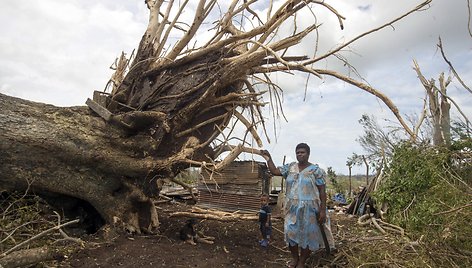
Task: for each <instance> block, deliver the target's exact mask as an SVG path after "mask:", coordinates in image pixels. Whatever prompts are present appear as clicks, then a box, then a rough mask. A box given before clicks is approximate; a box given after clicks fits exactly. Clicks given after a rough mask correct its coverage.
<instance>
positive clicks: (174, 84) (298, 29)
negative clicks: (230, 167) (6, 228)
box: [0, 0, 431, 232]
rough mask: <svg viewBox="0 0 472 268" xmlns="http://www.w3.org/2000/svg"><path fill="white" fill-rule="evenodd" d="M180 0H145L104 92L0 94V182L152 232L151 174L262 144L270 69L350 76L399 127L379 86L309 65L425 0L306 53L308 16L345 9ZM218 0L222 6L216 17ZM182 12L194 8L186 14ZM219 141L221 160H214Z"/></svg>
mask: <svg viewBox="0 0 472 268" xmlns="http://www.w3.org/2000/svg"><path fill="white" fill-rule="evenodd" d="M189 2H190V1H188V0H187V1H180V2H179V3H180V5H178V4H176V3H174V1H172V0H171V1H162V0H155V1H151V0H147V1H146V4H147V6H148V8H149V11H150V16H149V24H148V27H147V29H146V32H145V33H144V35H143V37H142V40H141V42H140V44H139V47H138V48H137V50H136V51H135V53H133V54H132V55H131V56H130V57H129V58H127V57H126V55H125V54H122V56H121V57H120V58H119V59H117V61H116V64H115V65H114V68H115V73H114V75H113V76H112V78H111V79H110V82H109V83H108V85H107V89H110V90H109V91H110V92H109V93H105V91H104V92H102V93H100V92H96V94H95V97H94V98H93V100H88V101H87V104H88V106H89V107H86V106H84V107H70V108H60V107H54V106H52V105H45V104H40V103H33V102H29V101H25V100H21V99H16V98H12V97H8V96H5V95H0V106H1V107H2V109H1V112H0V151H1V152H2V153H1V154H0V162H1V165H0V182H1V185H2V188H3V190H19V191H25V190H28V191H31V192H33V193H35V194H39V195H42V196H45V197H47V199H48V200H50V201H51V202H53V203H54V202H56V203H58V202H59V203H60V204H62V206H63V207H65V209H67V208H69V209H71V208H73V207H74V206H76V205H77V203H78V202H82V203H83V202H85V203H87V204H89V205H91V206H92V207H93V208H94V209H95V210H96V212H98V213H99V214H100V215H101V217H102V219H103V220H104V221H105V222H107V223H110V224H115V225H118V226H123V227H124V228H126V229H127V230H129V231H132V232H154V231H155V230H156V228H157V227H158V224H159V221H158V215H157V212H156V209H155V207H154V205H153V202H152V197H155V196H156V195H158V193H159V184H160V182H161V181H162V180H164V179H169V178H174V177H175V176H176V175H177V174H178V173H179V172H180V171H182V170H184V169H185V168H187V167H189V166H190V165H193V166H198V167H201V168H206V169H209V171H217V170H219V169H222V168H224V166H225V165H227V164H228V163H230V162H231V161H232V160H234V159H235V158H236V157H237V156H238V155H239V154H240V153H241V152H252V153H258V150H255V149H251V148H249V147H250V146H248V144H249V143H248V142H247V141H248V138H247V137H246V136H249V134H250V136H251V137H252V138H253V139H254V140H255V141H256V143H257V145H258V146H259V147H260V146H262V142H261V138H260V137H259V136H258V132H257V129H259V130H261V129H264V128H265V126H264V116H263V114H262V111H261V107H262V106H263V105H265V104H266V103H269V104H270V105H273V106H272V107H274V108H273V109H279V108H280V104H281V103H280V94H281V89H280V88H279V87H278V86H277V85H276V84H275V83H273V82H272V81H271V79H270V74H271V73H273V72H288V73H293V72H301V73H306V74H309V75H313V76H316V77H319V78H322V77H323V76H332V77H335V78H337V79H340V80H343V81H345V82H347V83H350V84H352V85H354V86H357V87H358V88H360V89H362V90H364V91H366V92H368V93H370V94H373V95H375V96H376V97H378V98H379V99H381V100H382V101H383V102H384V104H385V105H386V106H387V107H388V108H389V109H390V110H391V111H392V112H393V114H394V115H395V116H396V118H397V119H398V120H399V122H400V124H402V125H403V126H404V127H405V129H406V130H407V132H409V131H408V130H409V129H408V127H407V125H406V124H405V122H404V121H403V118H402V117H401V115H400V113H399V111H398V109H397V108H396V107H395V105H394V104H393V103H392V102H391V101H390V99H389V98H388V97H387V96H385V95H384V94H383V93H382V92H380V91H378V90H376V89H374V88H372V87H370V86H369V85H367V84H365V83H362V80H361V79H359V80H356V79H354V78H351V77H349V76H347V75H343V74H342V73H339V72H336V71H333V70H329V69H326V68H319V67H317V65H322V64H319V63H321V62H323V61H324V60H326V59H328V58H336V59H341V60H342V59H343V58H342V56H339V55H338V53H339V52H340V51H341V50H342V49H345V48H347V47H348V46H349V45H350V44H352V43H353V42H355V41H356V40H358V39H360V38H362V37H363V36H365V35H368V34H371V33H373V32H375V31H377V30H380V29H382V28H385V27H388V26H390V25H392V24H393V23H395V22H396V21H398V20H400V19H402V18H404V17H405V16H407V15H409V14H411V13H413V12H415V11H418V10H420V9H422V8H424V7H426V6H427V5H429V3H430V2H431V1H430V0H427V1H424V2H423V3H421V4H420V5H418V6H417V7H415V8H413V9H412V10H411V11H409V12H407V13H405V14H402V15H401V16H399V17H398V18H396V19H394V20H392V21H390V22H387V23H386V24H384V25H382V26H379V27H378V28H375V29H372V30H371V31H369V32H366V33H363V34H361V35H359V36H357V37H355V38H353V39H352V40H350V41H348V42H346V43H343V44H340V45H338V46H337V47H336V48H334V49H332V50H329V51H325V52H321V51H317V53H314V54H313V55H319V56H313V57H308V56H305V55H296V54H295V52H294V50H293V48H294V46H295V45H297V44H298V43H300V42H301V41H302V40H304V38H306V37H307V36H308V35H309V34H313V35H316V36H317V29H318V28H319V27H320V25H321V24H319V23H316V21H317V20H316V19H317V15H316V14H320V13H321V12H326V13H329V14H330V15H332V16H334V17H336V18H337V19H338V21H339V25H340V27H339V28H338V30H341V29H343V27H344V26H343V20H344V17H343V16H342V15H341V14H340V13H339V12H338V11H337V10H336V9H335V8H334V7H332V6H330V5H328V4H327V3H325V2H324V1H301V0H289V1H285V2H284V3H282V4H281V5H280V6H277V7H276V6H272V4H271V6H268V7H267V9H266V14H265V16H263V15H262V14H261V13H260V12H259V13H257V12H255V11H254V10H253V6H254V5H255V4H256V2H257V1H255V0H248V1H236V0H233V1H228V2H226V1H223V2H226V3H225V4H224V5H223V4H222V3H218V1H216V0H200V1H198V4H197V5H196V6H194V7H192V8H189V7H187V5H188V4H189ZM192 2H196V1H192ZM270 3H272V1H271V2H270ZM222 7H226V9H225V12H224V13H223V14H221V16H219V18H218V19H215V15H217V12H218V10H221V8H222ZM184 10H185V11H187V12H188V10H194V14H193V18H192V19H191V21H187V22H186V23H185V20H184V17H185V16H183V14H184ZM302 12H303V14H304V17H305V18H306V14H309V15H310V16H311V23H309V24H308V26H306V24H303V25H298V24H297V21H298V18H299V17H300V16H301V15H299V16H298V17H297V15H298V14H302ZM185 15H187V14H185ZM215 20H216V22H215V23H214V24H213V28H212V29H210V31H208V32H205V33H206V34H208V33H212V34H213V36H210V38H207V39H205V40H203V41H202V38H204V35H203V34H202V33H201V32H202V31H201V30H202V29H203V28H204V26H206V25H208V22H213V21H215ZM287 25H289V26H291V32H287V31H286V26H287ZM284 26H285V29H284ZM176 36H178V41H177V42H172V40H175V37H176ZM317 38H320V37H319V36H317ZM323 65H324V64H323ZM347 66H349V64H347ZM277 107H278V108H277ZM89 108H92V109H89ZM231 118H235V119H236V120H237V121H238V122H240V123H241V124H242V125H244V126H245V127H246V128H247V132H246V135H244V136H245V137H244V138H242V139H240V141H241V142H240V143H239V144H231V143H230V137H231V130H229V131H228V129H231V128H232V127H234V125H233V124H232V122H233V121H234V120H233V121H232V120H231ZM225 130H227V132H226V133H227V134H226V135H222V133H223V132H224V131H225ZM409 133H410V134H411V135H412V136H414V133H412V132H411V131H410V132H409ZM218 136H224V137H226V138H224V139H216V138H217V137H218ZM217 141H218V142H217ZM228 150H229V151H230V152H229V154H228V155H227V156H226V158H224V159H223V160H222V161H219V162H215V161H214V160H215V159H217V157H218V156H220V155H221V153H222V152H224V151H228Z"/></svg>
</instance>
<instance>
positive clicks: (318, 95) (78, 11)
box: [0, 0, 472, 174]
mask: <svg viewBox="0 0 472 268" xmlns="http://www.w3.org/2000/svg"><path fill="white" fill-rule="evenodd" d="M190 2H191V3H193V2H195V1H190ZM220 2H221V3H222V6H224V3H227V2H228V1H220ZM268 2H269V1H263V0H261V1H258V3H257V4H256V5H255V6H254V9H255V10H258V11H261V14H264V12H262V11H264V8H265V5H266V4H267V3H268ZM326 2H327V3H330V4H331V5H332V6H333V7H334V8H336V9H337V10H338V11H339V12H340V14H341V15H343V16H344V17H346V20H345V21H344V30H341V29H340V28H339V25H337V20H336V18H335V17H334V16H333V15H332V14H330V13H329V12H327V11H326V10H322V8H321V7H319V8H317V9H315V12H316V14H317V22H322V23H323V24H322V26H321V27H320V30H319V43H318V46H319V50H318V55H320V53H322V52H323V51H327V50H329V49H332V48H333V47H335V46H336V45H337V44H340V43H343V42H346V41H347V40H350V39H351V38H353V37H354V36H357V35H359V34H361V33H363V32H365V31H367V30H369V29H372V28H374V27H378V26H380V25H382V24H384V23H386V22H387V21H389V20H391V19H393V18H395V17H397V16H399V15H401V14H402V13H403V12H406V11H408V10H410V9H411V8H413V7H414V6H416V5H418V4H419V3H420V2H421V1H412V0H398V1H388V0H376V1H374V0H350V1H326ZM188 15H191V12H187V13H186V16H188ZM467 16H468V7H467V1H466V0H454V1H450V0H433V1H432V4H431V6H430V7H429V8H428V9H425V10H423V11H421V12H417V13H414V14H412V15H410V16H409V17H407V18H405V19H404V20H402V21H401V22H399V23H396V24H394V25H393V26H392V27H387V28H386V29H383V30H381V31H379V32H375V33H373V34H371V35H369V36H367V37H365V38H362V39H361V40H359V41H358V42H356V43H354V44H352V45H351V46H349V48H348V49H346V50H345V51H343V52H342V55H343V56H344V57H345V58H347V59H348V60H349V62H350V64H352V65H353V66H355V68H356V70H357V71H358V72H359V73H360V74H361V75H362V78H363V79H365V81H367V82H368V83H369V84H370V85H371V86H373V87H374V88H376V89H378V90H380V91H382V92H384V93H385V94H386V95H387V96H388V97H389V98H390V99H391V100H392V101H393V102H394V103H395V104H396V105H397V107H398V108H399V110H400V113H401V114H402V115H403V116H412V115H415V114H416V115H417V114H419V113H420V111H421V107H422V105H423V98H424V89H423V87H422V85H421V84H420V82H419V80H418V78H417V75H416V73H415V71H414V70H413V69H412V66H413V59H416V60H417V61H418V63H419V65H420V67H421V70H422V72H423V74H424V75H425V77H426V78H434V79H435V80H437V78H438V77H439V74H440V73H441V72H445V73H446V75H448V74H449V71H448V67H447V65H446V63H445V62H444V60H443V59H442V57H441V54H440V52H439V51H438V49H437V47H436V45H437V43H438V37H439V36H441V39H442V42H443V47H444V49H445V52H446V56H447V57H448V59H449V60H450V61H451V62H452V64H453V65H454V67H455V69H456V71H457V72H458V73H459V75H460V76H461V78H462V80H464V81H465V82H466V83H467V85H468V86H469V87H471V85H472V37H471V36H470V35H469V32H468V28H467V23H468V22H467ZM300 17H301V21H300V26H301V25H303V24H304V23H306V24H310V23H313V17H312V16H309V15H307V16H300ZM147 21H148V10H147V8H146V6H145V4H144V1H116V0H94V1H91V0H81V1H79V0H71V1H59V0H41V1H39V0H17V1H4V2H2V3H1V4H0V23H1V24H2V25H4V27H2V30H1V31H2V34H1V35H0V66H1V67H0V93H3V94H7V95H10V96H15V97H19V98H23V99H27V100H32V101H36V102H42V103H49V104H53V105H56V106H63V107H66V106H81V105H85V101H86V99H87V98H89V97H92V94H93V91H94V90H103V89H104V88H105V85H106V83H107V81H108V79H109V78H110V76H111V74H112V73H113V71H112V70H111V69H110V68H109V67H110V66H111V65H112V63H113V62H114V60H115V59H116V58H117V57H118V56H119V55H120V54H121V52H122V51H123V52H125V53H127V54H128V55H129V54H131V52H132V50H133V49H135V48H137V46H138V43H139V41H140V39H141V37H142V35H143V33H144V32H145V29H146V26H147ZM5 25H8V26H5ZM207 26H208V25H207ZM287 27H288V28H290V25H289V26H287ZM203 36H204V34H203V35H202V38H203ZM313 37H314V36H311V37H308V38H307V40H306V41H304V42H302V43H301V44H300V45H298V46H297V48H296V49H297V51H299V52H300V53H307V54H308V55H312V53H313V48H314V44H315V40H314V38H313ZM319 67H320V68H330V69H333V70H338V71H342V72H345V71H346V68H345V67H344V66H343V65H342V64H340V63H339V62H336V61H323V62H320V63H319ZM271 77H272V79H273V81H275V82H277V83H278V84H279V85H280V86H281V88H282V89H283V91H284V95H283V100H284V103H283V109H284V114H285V116H286V119H287V121H285V120H284V119H280V118H279V119H277V118H275V119H274V118H273V115H272V114H270V111H269V109H267V111H268V112H267V114H266V115H267V122H266V124H267V130H268V132H269V137H270V143H269V142H268V141H267V140H265V139H264V146H263V148H264V149H267V150H269V152H271V154H272V156H273V158H274V162H275V163H276V165H280V164H282V161H283V158H284V157H286V160H285V161H286V162H290V161H294V160H295V146H296V144H298V143H300V142H306V143H308V144H309V145H310V147H311V156H310V161H311V162H314V163H319V164H320V166H321V167H323V168H327V167H333V169H334V170H335V171H336V173H338V174H347V173H348V169H347V167H346V161H347V158H348V157H349V156H351V155H352V154H353V153H357V154H363V150H362V148H361V147H360V145H359V144H358V142H357V141H356V140H357V139H358V138H359V137H360V136H361V135H362V134H363V129H362V126H361V125H360V124H359V123H358V120H359V119H360V118H361V116H362V115H363V114H368V115H374V116H375V117H376V118H377V119H378V120H379V122H380V124H386V122H393V123H389V124H395V122H396V120H395V119H394V117H393V115H392V113H391V112H390V110H389V109H388V108H387V107H386V106H385V105H384V104H383V103H382V102H381V101H379V100H377V99H376V98H375V97H374V96H372V95H370V94H368V93H366V92H364V91H362V90H360V89H358V88H355V87H353V86H351V85H348V84H346V83H343V82H340V81H337V80H335V79H332V78H324V79H322V80H320V79H318V78H314V77H311V78H310V80H309V82H308V87H307V91H306V97H305V85H306V76H305V75H303V74H300V73H298V74H294V75H282V74H273V75H272V76H271ZM448 94H449V95H450V97H452V98H453V99H454V100H455V101H456V102H457V103H458V105H459V106H460V107H461V109H462V110H463V112H464V113H465V114H466V115H467V116H468V117H469V119H471V118H472V105H471V104H472V94H470V93H469V92H467V91H466V90H465V89H463V88H462V87H460V86H459V85H458V84H457V82H456V80H454V81H453V83H452V84H451V85H450V86H449V87H448ZM453 115H454V111H453ZM260 133H261V134H262V130H260ZM262 136H263V135H262ZM250 158H252V157H251V156H243V157H242V159H243V160H248V159H250ZM254 159H256V160H262V158H260V157H258V156H254ZM363 172H364V168H363V167H355V168H354V169H353V173H354V174H357V173H363Z"/></svg>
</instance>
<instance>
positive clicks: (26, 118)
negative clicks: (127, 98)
mask: <svg viewBox="0 0 472 268" xmlns="http://www.w3.org/2000/svg"><path fill="white" fill-rule="evenodd" d="M0 107H2V110H1V112H0V152H1V154H0V163H1V165H0V185H1V186H0V187H1V188H2V189H3V190H8V191H13V190H17V191H25V190H26V189H29V191H31V192H33V193H35V194H39V195H41V196H45V197H48V199H49V200H52V199H51V197H54V199H55V200H56V201H58V200H59V202H55V203H59V204H61V203H62V204H63V205H68V206H69V209H74V208H73V206H76V204H78V203H77V202H76V204H74V203H71V202H63V201H64V200H74V199H75V200H81V201H85V202H87V203H89V204H90V205H91V206H92V207H93V208H95V210H96V211H97V212H98V213H99V214H100V216H101V217H102V218H103V220H105V221H106V222H108V223H115V224H123V227H125V228H127V229H128V230H129V231H131V232H138V233H140V232H142V231H144V232H153V231H155V230H156V228H157V227H158V225H159V221H158V217H157V213H156V210H155V207H154V205H153V203H152V201H151V199H150V198H149V197H147V196H146V195H145V194H144V192H143V190H142V189H143V187H144V184H145V182H143V180H139V179H138V178H144V177H146V175H147V172H148V170H149V167H151V166H152V165H153V161H152V160H151V159H150V158H149V157H146V151H148V148H151V147H152V144H151V141H150V139H149V138H148V137H146V136H141V135H135V136H133V137H126V136H125V135H124V134H123V132H122V131H120V130H119V129H118V128H114V127H110V126H109V125H107V124H106V123H105V122H104V121H103V120H102V119H101V118H99V117H96V116H94V115H93V114H92V113H91V112H90V111H89V109H88V108H87V107H71V108H60V107H55V106H52V105H46V104H40V103H35V102H30V101H25V100H22V99H17V98H13V97H9V96H6V95H2V94H0ZM89 214H90V212H89Z"/></svg>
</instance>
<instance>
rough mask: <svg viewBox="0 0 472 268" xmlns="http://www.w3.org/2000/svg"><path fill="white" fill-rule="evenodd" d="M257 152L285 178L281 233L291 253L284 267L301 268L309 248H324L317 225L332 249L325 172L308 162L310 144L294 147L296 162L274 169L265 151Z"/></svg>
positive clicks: (273, 172) (310, 249)
mask: <svg viewBox="0 0 472 268" xmlns="http://www.w3.org/2000/svg"><path fill="white" fill-rule="evenodd" d="M261 153H262V156H263V157H264V158H265V159H266V161H267V165H268V168H269V170H270V172H271V173H272V175H276V176H283V177H284V178H285V189H286V190H285V202H284V236H285V242H286V243H287V244H288V247H289V249H290V253H291V255H292V260H291V261H289V262H288V263H287V266H288V267H290V268H303V267H305V262H306V260H307V258H308V257H309V256H310V254H311V252H312V251H316V250H318V249H320V248H325V244H324V240H323V233H322V231H321V229H320V228H323V230H324V233H325V235H326V238H327V241H328V243H329V247H330V248H334V239H333V235H332V233H331V229H330V226H329V218H328V215H327V209H326V182H325V181H326V173H325V171H324V170H323V169H321V168H320V167H319V166H318V165H317V164H312V163H310V162H309V161H308V159H309V157H310V147H309V146H308V145H307V144H306V143H300V144H298V145H297V146H296V148H295V153H296V157H297V161H298V162H292V163H289V164H286V165H283V166H281V167H278V168H277V167H276V166H275V164H274V162H273V161H272V157H271V155H270V153H269V152H268V151H267V150H262V151H261ZM325 223H327V224H325Z"/></svg>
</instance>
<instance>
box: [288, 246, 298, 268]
mask: <svg viewBox="0 0 472 268" xmlns="http://www.w3.org/2000/svg"><path fill="white" fill-rule="evenodd" d="M288 248H289V249H290V253H291V254H292V261H291V262H290V265H289V267H290V268H295V267H297V263H298V261H299V256H298V245H297V244H295V245H294V246H291V245H290V244H289V245H288Z"/></svg>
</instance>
